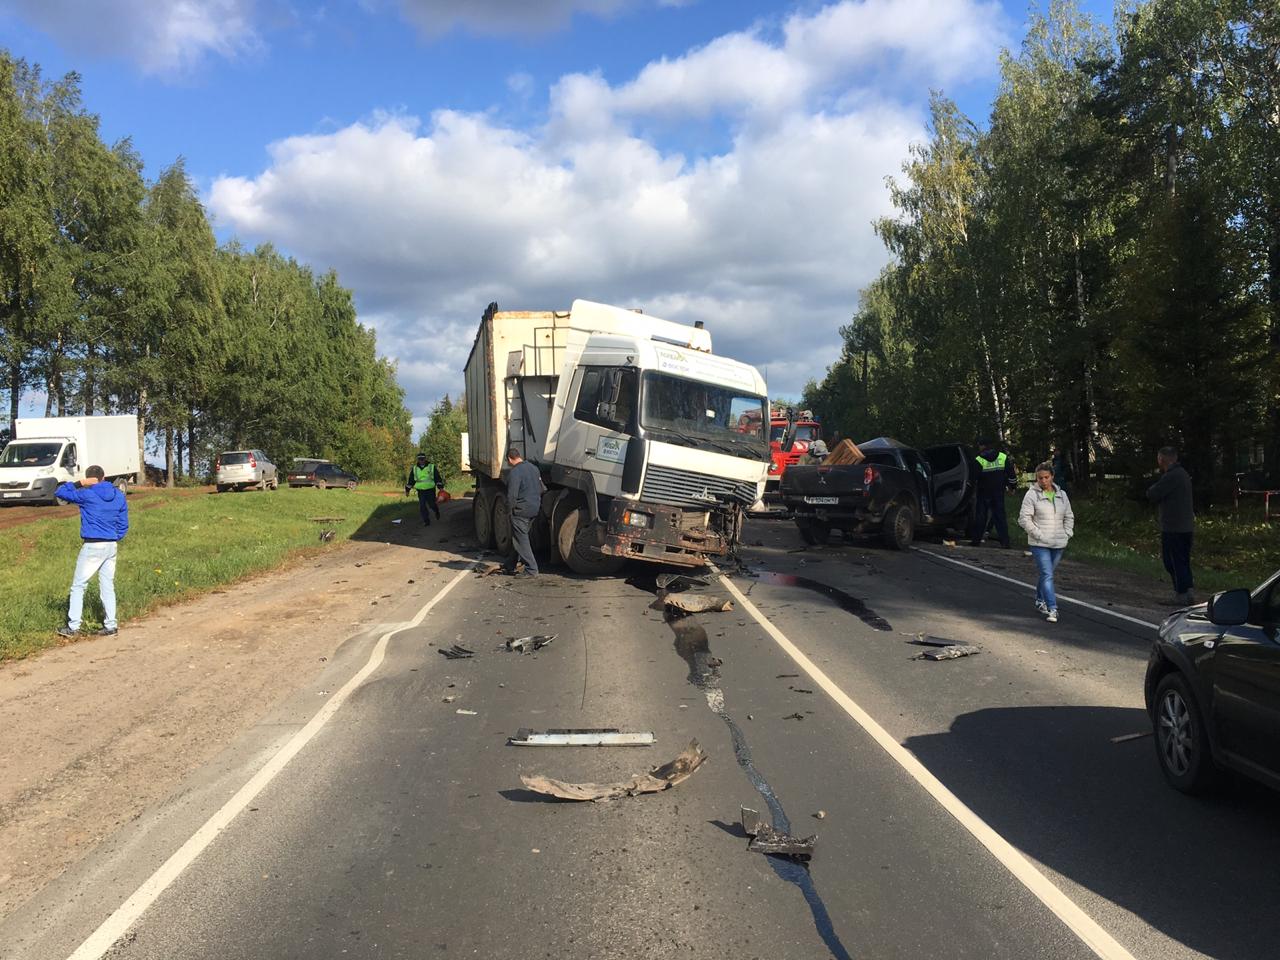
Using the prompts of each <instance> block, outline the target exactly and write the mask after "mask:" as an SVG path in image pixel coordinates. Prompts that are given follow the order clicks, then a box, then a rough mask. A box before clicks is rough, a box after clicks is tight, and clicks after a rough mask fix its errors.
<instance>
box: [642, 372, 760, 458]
mask: <svg viewBox="0 0 1280 960" xmlns="http://www.w3.org/2000/svg"><path fill="white" fill-rule="evenodd" d="M765 403H766V401H765V398H764V397H759V396H752V395H751V394H749V393H742V392H741V391H738V390H734V389H732V388H730V387H721V386H717V385H716V384H713V383H702V382H699V381H697V380H685V379H684V378H682V377H673V376H669V375H668V374H665V373H654V372H652V371H649V372H647V373H645V375H644V390H643V396H642V398H641V402H640V424H641V426H643V427H644V428H645V429H646V430H650V431H654V432H656V433H658V434H659V435H661V434H664V433H665V434H668V435H670V436H671V437H679V438H681V439H683V440H685V441H688V442H689V443H690V445H699V446H701V445H703V444H705V445H706V446H708V447H711V448H713V449H718V450H721V451H722V452H724V453H730V454H733V455H734V456H740V457H742V456H745V457H750V458H751V459H753V460H764V459H766V458H767V457H768V455H769V448H768V445H767V443H766V441H765V438H764V424H765V423H767V422H768V421H766V420H765V419H764V411H765Z"/></svg>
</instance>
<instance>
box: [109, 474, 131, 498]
mask: <svg viewBox="0 0 1280 960" xmlns="http://www.w3.org/2000/svg"><path fill="white" fill-rule="evenodd" d="M112 483H113V484H114V486H115V488H116V489H117V490H119V491H120V492H121V493H122V494H124V495H125V496H128V495H129V478H128V477H116V478H115V480H114V481H112Z"/></svg>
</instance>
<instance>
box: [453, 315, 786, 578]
mask: <svg viewBox="0 0 1280 960" xmlns="http://www.w3.org/2000/svg"><path fill="white" fill-rule="evenodd" d="M465 380H466V400H467V437H468V454H469V459H470V464H471V469H472V471H473V472H474V474H475V475H476V496H475V500H474V503H473V517H474V522H475V528H476V536H477V538H478V539H479V541H480V543H481V544H482V545H485V546H493V547H497V548H498V549H499V550H501V551H503V552H507V551H508V550H509V549H510V520H509V513H508V508H507V503H506V493H505V487H504V484H503V476H504V473H505V471H506V469H507V451H508V449H509V448H511V447H514V448H515V449H516V450H518V451H519V452H520V453H521V455H522V456H523V457H524V459H526V460H528V461H530V462H531V463H533V464H535V465H537V466H538V468H539V470H540V471H541V472H542V475H543V482H544V484H545V486H546V488H547V489H546V495H545V496H544V499H543V504H542V513H541V515H540V517H539V522H538V523H536V524H535V525H534V528H533V532H534V535H535V541H536V540H539V539H540V540H542V541H543V542H549V543H550V545H551V547H552V553H553V555H554V556H555V557H557V558H559V559H560V560H563V561H564V562H565V563H566V564H568V565H569V566H570V567H571V568H572V569H574V570H575V571H577V572H580V573H602V572H609V571H612V570H616V569H617V568H618V567H619V566H620V565H621V564H622V562H624V561H625V560H627V559H638V560H647V561H653V562H659V563H675V564H681V565H686V566H695V565H701V564H703V563H705V562H706V560H707V559H709V558H712V557H716V556H723V555H725V554H728V553H730V552H731V551H732V550H733V549H734V548H735V546H736V544H737V540H738V536H739V533H740V531H741V525H742V519H743V515H744V513H745V511H746V509H747V508H748V507H750V506H751V505H752V504H753V503H755V502H756V501H757V500H758V499H759V498H760V496H761V494H762V493H763V490H764V483H765V477H766V475H767V470H768V463H769V447H768V442H767V437H766V436H765V435H764V424H766V423H768V418H767V417H766V416H765V412H766V411H767V410H768V401H767V399H766V397H767V395H768V393H767V390H766V387H765V382H764V379H763V378H762V377H761V376H760V374H759V372H758V371H757V370H756V369H755V368H754V367H751V366H749V365H748V364H744V363H740V362H738V361H736V360H731V359H729V358H727V357H718V356H715V355H714V354H712V353H711V335H710V333H709V332H708V331H707V330H705V329H703V328H702V326H701V324H695V325H694V326H687V325H684V324H679V323H674V322H671V321H667V320H662V319H659V318H657V317H651V316H646V315H644V314H641V313H638V312H636V311H632V310H624V309H622V308H620V307H614V306H609V305H606V304H600V303H593V302H591V301H587V300H575V301H574V303H573V305H572V306H571V308H570V309H569V310H568V311H550V310H547V311H501V310H499V309H498V308H497V304H490V306H489V309H488V310H486V311H485V314H484V316H483V318H482V319H481V322H480V328H479V330H478V331H477V333H476V338H475V342H474V344H473V345H472V349H471V355H470V357H469V358H468V360H467V365H466V370H465Z"/></svg>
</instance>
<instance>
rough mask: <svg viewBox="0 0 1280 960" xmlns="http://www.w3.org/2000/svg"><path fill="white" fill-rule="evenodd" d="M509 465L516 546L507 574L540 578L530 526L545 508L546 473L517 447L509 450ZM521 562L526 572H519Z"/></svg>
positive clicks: (508, 480)
mask: <svg viewBox="0 0 1280 960" xmlns="http://www.w3.org/2000/svg"><path fill="white" fill-rule="evenodd" d="M507 465H508V466H509V467H510V469H509V470H508V471H507V505H508V507H509V508H510V510H511V545H512V546H513V547H515V556H513V557H512V558H511V562H510V565H509V566H507V568H506V572H507V573H511V574H515V575H516V576H517V577H536V576H537V575H538V561H537V560H536V559H535V558H534V556H533V547H532V546H531V545H530V543H529V527H531V526H532V525H533V521H534V518H535V517H537V515H538V510H539V509H540V508H541V505H542V474H541V473H540V472H539V471H538V468H537V467H535V466H534V465H533V464H532V463H529V462H528V461H526V460H525V459H524V457H522V456H520V451H519V450H518V449H516V448H515V447H512V448H511V449H510V450H508V451H507ZM521 561H523V562H524V569H523V570H518V567H519V564H520V562H521Z"/></svg>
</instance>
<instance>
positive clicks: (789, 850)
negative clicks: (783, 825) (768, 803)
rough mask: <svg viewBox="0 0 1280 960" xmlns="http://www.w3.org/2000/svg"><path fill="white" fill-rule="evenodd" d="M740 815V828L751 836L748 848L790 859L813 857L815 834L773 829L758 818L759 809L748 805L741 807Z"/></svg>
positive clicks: (810, 858)
mask: <svg viewBox="0 0 1280 960" xmlns="http://www.w3.org/2000/svg"><path fill="white" fill-rule="evenodd" d="M819 812H821V811H819ZM823 815H824V816H825V814H823ZM741 816H742V829H743V830H745V831H746V833H747V836H749V837H751V842H750V843H749V844H747V849H748V850H751V851H753V852H755V853H765V854H769V855H770V856H775V857H790V858H791V859H792V860H806V861H807V860H812V859H813V846H814V844H815V843H816V842H817V840H818V835H817V834H814V835H813V836H811V837H804V838H801V837H793V836H791V834H789V833H784V832H783V831H781V830H775V829H774V828H773V826H772V825H770V824H768V823H765V822H764V821H763V820H762V819H761V818H760V813H759V811H757V810H752V809H751V808H750V807H743V808H742V814H741Z"/></svg>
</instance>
